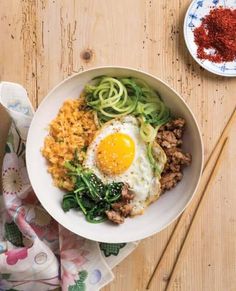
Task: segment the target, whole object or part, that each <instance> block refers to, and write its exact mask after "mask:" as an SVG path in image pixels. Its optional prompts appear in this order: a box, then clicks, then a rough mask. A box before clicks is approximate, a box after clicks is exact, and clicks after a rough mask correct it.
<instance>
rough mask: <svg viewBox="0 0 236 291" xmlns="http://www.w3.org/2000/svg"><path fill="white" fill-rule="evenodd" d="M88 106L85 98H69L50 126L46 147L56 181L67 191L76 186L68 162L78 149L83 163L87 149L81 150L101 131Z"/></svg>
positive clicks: (50, 167) (44, 153)
mask: <svg viewBox="0 0 236 291" xmlns="http://www.w3.org/2000/svg"><path fill="white" fill-rule="evenodd" d="M84 107H85V101H84V99H83V98H80V99H77V100H67V101H65V102H64V104H63V106H62V107H61V109H60V111H59V113H58V115H57V117H56V118H55V119H54V120H53V121H52V122H51V123H50V125H49V135H48V136H47V137H46V138H45V141H44V147H43V149H42V154H43V156H44V157H45V158H46V159H47V161H48V163H49V165H48V171H49V173H51V175H52V177H53V181H54V184H55V185H56V186H58V187H61V188H64V189H67V190H72V189H73V186H74V185H73V182H72V181H71V179H70V177H69V176H68V175H67V171H66V169H65V167H64V164H65V161H70V160H72V159H73V158H74V154H75V151H76V149H78V157H79V160H80V161H81V162H82V161H83V160H84V158H85V152H84V151H81V149H82V148H84V147H87V146H88V145H89V144H90V142H91V141H92V139H93V137H94V134H95V132H96V130H97V126H96V124H95V121H94V115H93V113H92V112H91V111H87V110H85V109H84Z"/></svg>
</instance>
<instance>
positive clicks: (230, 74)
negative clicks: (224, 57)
mask: <svg viewBox="0 0 236 291" xmlns="http://www.w3.org/2000/svg"><path fill="white" fill-rule="evenodd" d="M196 1H197V0H192V2H191V3H190V4H189V6H188V9H187V11H186V13H185V17H184V24H183V34H184V42H185V45H186V47H187V49H188V51H189V53H190V55H191V56H192V58H193V59H194V60H195V61H196V62H197V63H198V64H199V65H200V66H201V67H202V68H204V69H205V70H207V71H208V72H210V73H212V74H214V75H218V76H222V77H229V78H233V77H236V72H235V73H229V74H225V73H224V72H222V73H221V72H220V71H219V72H218V71H214V70H213V69H211V68H209V67H208V66H207V65H205V64H204V63H203V62H201V61H200V59H199V58H198V57H197V56H195V55H194V53H193V51H192V49H191V48H190V41H189V39H188V37H187V20H188V15H189V13H190V10H191V9H192V7H193V5H194V4H195V2H196Z"/></svg>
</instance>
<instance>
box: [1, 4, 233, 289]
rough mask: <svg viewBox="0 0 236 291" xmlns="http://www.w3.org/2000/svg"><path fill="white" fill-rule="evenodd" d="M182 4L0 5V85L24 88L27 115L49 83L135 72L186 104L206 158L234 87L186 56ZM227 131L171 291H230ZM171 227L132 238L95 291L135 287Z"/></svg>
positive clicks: (230, 181)
mask: <svg viewBox="0 0 236 291" xmlns="http://www.w3.org/2000/svg"><path fill="white" fill-rule="evenodd" d="M189 4H190V1H189V0H175V1H167V0H150V1H145V0H119V1H118V0H97V1H96V0H94V1H92V0H74V1H73V0H64V1H63V0H54V1H53V0H50V1H49V0H40V1H39V0H24V1H20V0H1V1H0V29H1V34H0V80H8V81H13V82H18V83H21V84H22V85H23V86H25V87H26V88H27V90H28V93H29V96H30V99H31V100H32V102H33V105H34V106H35V108H36V107H37V106H38V104H39V103H40V102H41V101H42V99H43V98H44V96H45V95H46V94H47V92H48V91H49V90H50V89H51V88H52V87H54V86H55V85H56V84H57V83H58V82H60V81H61V80H63V79H64V78H66V77H67V76H69V75H71V74H73V73H76V72H80V71H82V70H86V69H87V68H91V67H96V66H100V65H123V66H130V67H133V68H137V69H142V70H145V71H147V72H149V73H152V74H154V75H155V76H158V77H160V78H161V79H163V80H164V81H166V82H167V83H169V85H170V86H172V87H173V88H174V89H176V90H177V91H178V92H179V93H180V94H181V95H182V96H183V98H184V99H185V100H186V102H187V103H188V104H189V105H190V107H191V108H192V110H193V112H194V113H195V115H196V118H197V120H198V123H199V125H200V127H201V130H202V133H203V140H204V143H205V157H206V158H207V157H208V156H209V154H210V152H211V150H212V149H213V146H214V145H215V143H216V140H217V139H218V137H219V136H220V134H221V132H222V130H223V128H224V126H225V124H226V122H227V120H228V118H229V116H230V114H231V112H232V110H233V108H234V106H235V104H236V94H235V92H236V82H235V79H234V78H223V77H217V76H214V75H212V74H210V73H208V72H206V71H205V70H203V69H201V68H200V67H199V66H198V65H197V64H196V63H195V62H194V61H193V59H192V58H191V56H190V55H189V53H188V51H187V49H186V47H185V44H184V40H183V33H182V26H183V18H184V14H185V12H186V9H187V7H188V5H189ZM68 97H69V96H68ZM235 126H236V125H235ZM235 126H234V128H233V130H232V131H231V139H230V146H229V150H228V155H227V156H225V159H224V162H223V164H222V166H221V170H220V173H219V174H218V176H217V179H216V181H215V185H214V187H213V189H212V191H211V193H209V195H208V198H207V200H208V201H207V207H205V208H204V210H203V211H202V213H201V221H200V223H199V224H198V227H197V229H196V231H195V234H194V236H193V237H192V243H191V246H190V247H189V251H188V254H187V256H186V257H185V258H184V263H183V264H182V265H181V268H179V270H178V276H177V277H176V278H175V284H174V287H173V290H181V291H201V290H204V291H233V290H236V190H235V189H236V170H235V164H236V151H235V148H236V130H235ZM173 226H174V225H173V224H172V225H171V226H169V227H168V228H167V229H166V230H164V231H162V232H161V233H159V234H157V235H155V236H153V237H150V238H148V239H146V240H144V241H142V242H141V243H140V245H139V247H138V248H137V249H136V250H135V251H134V252H133V253H132V254H131V255H130V256H129V257H128V258H127V259H126V260H125V261H123V262H122V263H121V264H120V265H119V266H118V267H116V268H115V270H114V273H115V275H116V279H115V280H114V281H113V282H112V283H111V284H110V285H109V286H107V287H105V288H104V289H103V290H104V291H121V290H122V291H123V290H124V291H125V290H129V291H135V290H137V291H138V290H145V286H146V283H147V281H148V278H149V276H150V275H151V273H152V271H153V268H154V266H155V264H156V262H157V260H158V258H159V256H160V253H161V251H162V250H163V248H164V246H165V244H166V241H167V239H168V237H169V235H170V233H171V231H172V229H173ZM177 244H178V242H176V246H177ZM174 251H175V250H174V249H173V253H174ZM168 263H169V262H168V261H166V266H168ZM165 280H167V278H166V277H165V276H163V281H159V282H157V281H156V280H155V279H154V284H153V287H152V290H155V291H156V290H163V282H164V281H165Z"/></svg>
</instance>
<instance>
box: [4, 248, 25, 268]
mask: <svg viewBox="0 0 236 291" xmlns="http://www.w3.org/2000/svg"><path fill="white" fill-rule="evenodd" d="M5 255H6V256H7V259H6V262H7V264H8V265H15V264H16V263H17V262H18V260H24V259H25V258H27V248H19V249H13V250H11V251H8V252H5Z"/></svg>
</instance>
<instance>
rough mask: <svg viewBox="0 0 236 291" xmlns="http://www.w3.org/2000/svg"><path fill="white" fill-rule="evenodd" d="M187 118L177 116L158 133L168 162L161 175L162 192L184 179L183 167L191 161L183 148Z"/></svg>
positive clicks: (159, 141) (158, 138)
mask: <svg viewBox="0 0 236 291" xmlns="http://www.w3.org/2000/svg"><path fill="white" fill-rule="evenodd" d="M184 127H185V120H184V119H183V118H176V119H173V120H171V121H170V122H168V123H166V124H165V125H163V126H162V127H161V128H160V129H159V131H158V134H157V142H158V143H159V144H160V145H161V146H162V148H163V150H164V151H165V153H166V156H167V163H166V165H165V168H164V171H163V173H162V175H161V180H160V182H161V189H162V193H163V192H164V191H166V190H169V189H171V188H173V187H175V186H176V184H177V183H178V182H179V181H180V180H181V179H182V177H183V174H182V168H183V167H184V166H188V165H190V163H191V155H190V154H189V153H184V152H183V151H182V149H181V145H182V143H183V141H182V137H183V133H184Z"/></svg>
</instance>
